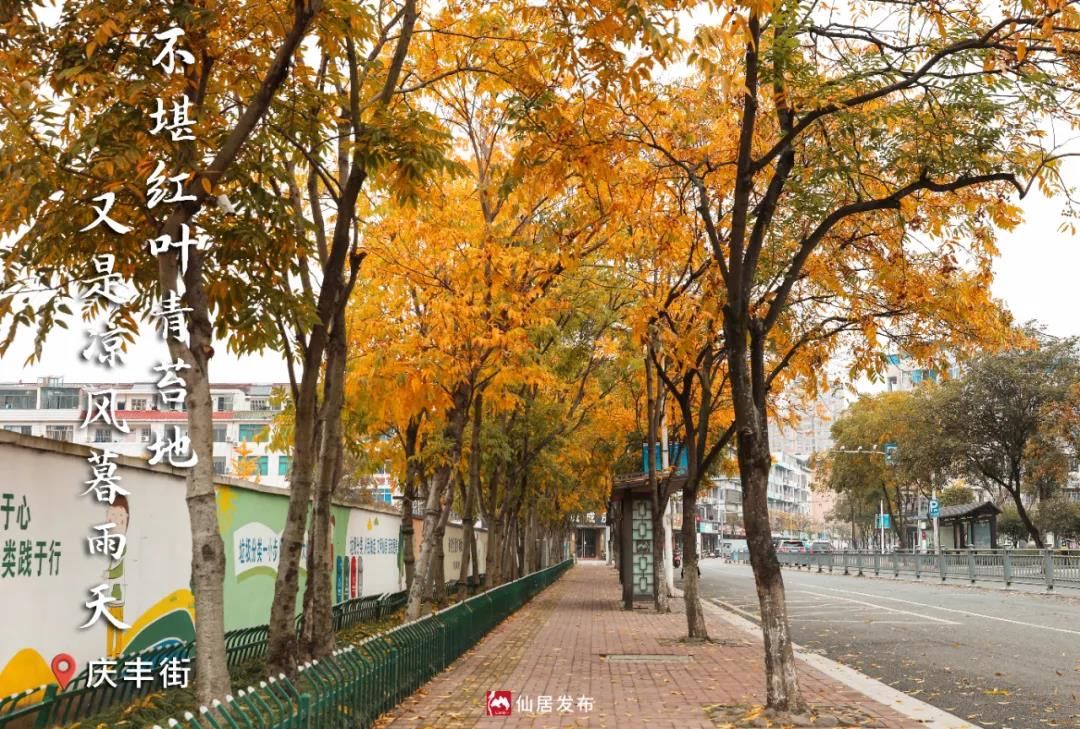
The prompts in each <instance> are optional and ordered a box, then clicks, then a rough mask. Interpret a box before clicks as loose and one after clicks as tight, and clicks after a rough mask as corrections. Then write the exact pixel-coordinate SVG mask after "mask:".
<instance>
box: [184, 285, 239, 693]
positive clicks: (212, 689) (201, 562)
mask: <svg viewBox="0 0 1080 729" xmlns="http://www.w3.org/2000/svg"><path fill="white" fill-rule="evenodd" d="M189 270H190V269H189ZM200 288H201V286H200ZM190 294H191V290H190V289H189V290H188V295H189V296H190ZM193 308H194V307H193ZM191 335H192V336H191V343H192V349H193V350H194V351H195V353H196V354H195V356H194V361H195V365H194V366H193V367H191V369H188V370H184V380H185V381H186V383H187V387H188V396H187V408H188V437H189V438H190V439H191V448H192V450H193V452H194V454H195V455H196V456H197V457H198V459H199V460H198V462H197V463H196V464H195V465H194V466H193V467H192V468H190V469H188V471H187V474H186V477H185V482H186V485H187V506H188V519H189V520H190V524H191V548H192V554H191V586H192V592H193V593H194V595H195V641H196V644H197V645H198V646H199V649H198V650H196V651H195V666H194V667H195V692H196V695H197V696H198V698H199V701H200V702H206V703H209V702H210V701H212V700H214V699H215V698H218V697H221V696H223V695H224V694H226V693H228V691H229V687H230V679H229V668H228V665H227V664H226V661H225V544H224V542H223V541H222V539H221V531H220V528H219V526H218V514H217V494H216V489H215V487H214V444H213V422H212V417H213V415H212V413H213V402H212V400H211V397H210V380H209V375H208V372H207V365H208V363H209V356H206V354H205V353H204V354H203V356H200V355H199V352H200V349H201V347H200V344H203V343H204V340H202V338H201V337H197V336H196V334H195V332H194V331H193V332H192V333H191ZM205 344H206V348H207V349H209V340H208V339H206V340H205Z"/></svg>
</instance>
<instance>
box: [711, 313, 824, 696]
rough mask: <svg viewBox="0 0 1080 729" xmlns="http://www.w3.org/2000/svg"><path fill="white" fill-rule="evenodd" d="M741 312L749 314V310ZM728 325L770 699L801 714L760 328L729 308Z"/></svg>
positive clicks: (730, 367)
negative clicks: (777, 545) (771, 496)
mask: <svg viewBox="0 0 1080 729" xmlns="http://www.w3.org/2000/svg"><path fill="white" fill-rule="evenodd" d="M743 316H744V317H745V316H746V314H745V312H744V313H743ZM743 321H745V319H744V320H743ZM724 329H725V341H726V342H727V343H728V347H729V349H728V370H729V372H730V382H731V394H732V401H733V405H734V408H735V431H736V438H737V441H736V442H737V448H736V451H737V456H738V462H739V476H740V480H741V481H742V489H743V524H744V526H745V528H746V540H747V545H748V546H749V548H750V566H751V568H752V569H753V572H754V585H755V587H756V589H757V595H758V605H759V607H760V611H761V629H762V633H763V637H764V642H765V689H766V690H765V693H766V702H767V704H768V706H769V708H771V709H775V710H777V711H788V712H793V713H803V712H805V711H806V703H805V702H804V700H803V698H802V694H801V692H800V690H799V679H798V674H797V673H796V665H795V653H794V650H793V649H792V646H791V634H790V631H789V628H788V619H787V603H786V601H785V597H784V580H783V577H782V575H781V573H780V563H779V562H778V561H777V559H776V551H775V550H774V548H773V543H772V529H771V527H770V525H769V502H768V488H769V471H770V470H771V469H772V456H771V454H770V452H769V434H768V419H767V413H766V409H765V394H766V393H765V384H764V367H765V364H764V348H763V347H764V344H763V337H762V335H761V334H760V333H759V332H757V331H753V332H748V331H747V329H746V328H744V327H740V326H739V325H738V320H737V319H736V318H735V315H734V314H733V313H732V312H731V311H730V309H728V308H725V323H724ZM748 338H749V339H751V351H750V352H747V339H748ZM748 355H749V356H748Z"/></svg>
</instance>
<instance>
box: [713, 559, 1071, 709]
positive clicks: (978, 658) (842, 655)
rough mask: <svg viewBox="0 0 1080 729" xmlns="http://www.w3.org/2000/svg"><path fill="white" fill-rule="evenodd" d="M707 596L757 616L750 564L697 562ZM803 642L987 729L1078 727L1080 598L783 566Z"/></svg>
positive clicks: (796, 628) (792, 615)
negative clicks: (803, 569)
mask: <svg viewBox="0 0 1080 729" xmlns="http://www.w3.org/2000/svg"><path fill="white" fill-rule="evenodd" d="M701 579H702V597H703V598H704V599H707V600H710V601H712V602H714V603H715V604H718V605H720V606H721V607H726V608H728V609H731V610H734V611H736V612H738V613H739V614H741V615H742V616H743V617H746V618H749V619H751V620H754V621H755V622H756V621H757V618H758V604H757V596H756V594H755V592H754V582H753V576H752V574H751V572H750V568H749V567H748V566H743V565H733V564H724V563H722V562H720V560H717V559H706V560H702V562H701ZM784 583H785V585H786V587H787V598H788V610H789V615H790V620H791V632H792V637H793V638H794V640H795V642H796V643H798V644H799V645H801V646H803V647H804V648H806V649H808V650H812V651H817V652H819V653H823V654H825V655H827V656H828V657H829V658H832V659H833V660H836V661H839V662H840V663H844V664H846V665H849V666H851V667H853V668H856V669H858V670H859V671H861V672H863V673H865V674H867V675H868V676H872V677H873V678H876V679H878V680H880V681H882V682H884V683H887V684H889V685H890V686H893V687H894V688H897V689H899V690H901V691H904V692H906V693H908V694H910V695H912V696H915V697H917V698H919V699H921V700H922V701H926V702H927V703H930V704H933V705H934V706H937V707H939V708H941V709H944V710H946V711H949V712H951V713H953V714H955V715H957V716H959V717H962V718H965V719H967V720H968V721H970V722H972V723H974V724H978V725H980V726H983V727H987V729H990V728H993V729H1003V728H1004V727H1010V728H1011V729H1035V728H1036V727H1054V726H1057V727H1080V700H1078V697H1080V591H1074V592H1073V594H1074V595H1076V596H1075V597H1065V596H1059V595H1041V594H1033V593H1030V592H1010V591H1005V590H1000V589H993V588H971V587H961V586H947V585H946V586H942V585H940V584H934V583H915V582H907V581H894V580H892V579H885V578H872V577H846V576H843V575H828V574H817V573H808V572H806V571H803V572H798V571H795V570H792V569H785V571H784Z"/></svg>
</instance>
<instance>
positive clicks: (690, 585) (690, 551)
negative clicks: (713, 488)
mask: <svg viewBox="0 0 1080 729" xmlns="http://www.w3.org/2000/svg"><path fill="white" fill-rule="evenodd" d="M696 480H697V479H696V478H695V479H691V478H687V479H686V486H684V487H683V523H682V541H683V548H682V570H683V599H684V600H685V601H686V635H687V637H688V638H690V639H691V640H708V639H709V633H708V630H707V629H706V626H705V614H704V612H703V611H702V609H701V596H700V595H699V593H698V554H697V539H696V536H697V535H696V531H697V484H696V483H693V482H694V481H696Z"/></svg>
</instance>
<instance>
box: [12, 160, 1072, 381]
mask: <svg viewBox="0 0 1080 729" xmlns="http://www.w3.org/2000/svg"><path fill="white" fill-rule="evenodd" d="M1073 177H1074V178H1075V174H1074V175H1073ZM1021 205H1022V207H1023V208H1024V211H1025V218H1026V220H1025V222H1024V224H1023V225H1021V226H1019V227H1018V228H1017V229H1016V230H1015V231H1013V232H1011V233H1002V234H1001V237H1000V240H999V247H1000V249H1001V257H1000V258H999V259H998V261H997V263H996V265H995V266H994V271H995V283H994V294H995V295H996V296H997V297H999V298H1001V299H1003V300H1004V301H1005V302H1006V304H1007V305H1008V306H1009V308H1010V309H1011V310H1012V311H1013V314H1014V315H1015V317H1016V320H1017V321H1019V322H1025V321H1028V320H1030V319H1036V320H1038V321H1039V322H1040V323H1042V324H1044V325H1045V326H1046V329H1047V331H1048V332H1049V333H1051V334H1055V335H1059V336H1069V335H1078V336H1080V278H1078V274H1080V240H1078V238H1077V237H1076V236H1073V235H1072V234H1071V233H1069V232H1064V233H1062V232H1059V231H1058V227H1059V225H1060V224H1061V223H1062V221H1063V217H1062V215H1061V211H1062V209H1063V206H1062V204H1061V202H1060V201H1055V200H1047V199H1046V198H1043V197H1041V196H1038V195H1037V194H1036V193H1032V195H1031V197H1030V199H1028V200H1025V201H1023V202H1022V203H1021ZM84 337H85V335H84V334H83V332H82V327H81V326H78V325H76V326H75V327H74V328H73V330H71V331H64V330H62V329H57V330H55V334H54V335H52V336H50V338H49V340H48V341H47V343H46V345H45V349H44V357H43V359H42V361H41V362H38V363H35V364H33V365H29V366H24V364H23V363H24V361H25V360H26V357H27V356H28V355H29V354H30V352H31V351H32V336H27V332H24V333H23V336H21V338H20V339H19V340H16V343H15V345H14V346H13V348H12V350H11V351H9V353H8V354H7V355H6V356H4V357H3V359H0V382H17V381H19V380H22V381H23V382H28V381H33V380H34V379H36V378H38V377H44V376H49V375H62V376H63V377H65V379H66V380H67V381H68V382H95V381H110V380H112V381H131V380H145V379H149V378H150V375H151V372H150V368H151V367H153V366H154V365H155V364H157V363H158V362H160V361H162V360H163V359H164V358H165V357H166V356H167V352H166V349H165V347H164V345H163V344H162V343H161V342H160V340H159V338H158V337H157V335H156V333H151V332H149V331H148V332H146V333H145V334H144V335H143V336H142V338H141V339H140V341H139V342H138V343H137V345H136V346H135V347H134V348H133V349H132V350H131V351H130V352H129V355H128V360H127V366H126V367H124V368H122V369H118V370H106V369H105V368H104V367H101V366H96V365H91V364H88V363H86V362H84V361H83V360H82V357H81V356H79V351H80V350H81V349H82V348H83V347H85V344H84V341H85V340H84ZM217 351H218V354H217V355H216V356H215V357H214V359H213V362H212V364H211V377H212V379H213V380H214V381H215V382H285V381H287V379H288V374H287V372H286V371H285V366H284V363H283V361H282V360H281V358H280V357H279V356H277V355H276V354H274V353H272V352H271V353H267V354H266V355H264V356H259V357H251V356H249V357H242V358H238V357H235V356H233V355H230V354H228V353H227V352H225V347H218V348H217Z"/></svg>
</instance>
